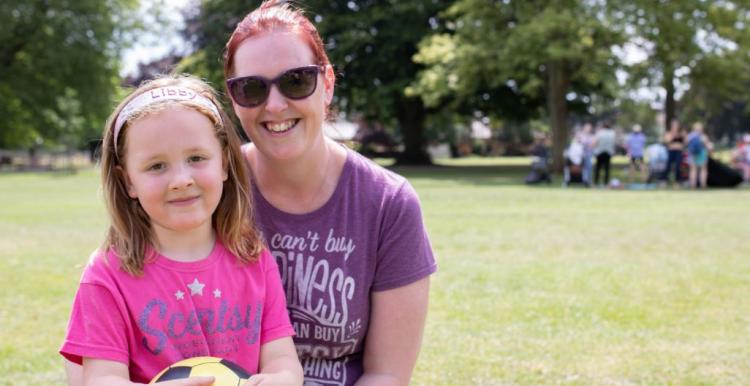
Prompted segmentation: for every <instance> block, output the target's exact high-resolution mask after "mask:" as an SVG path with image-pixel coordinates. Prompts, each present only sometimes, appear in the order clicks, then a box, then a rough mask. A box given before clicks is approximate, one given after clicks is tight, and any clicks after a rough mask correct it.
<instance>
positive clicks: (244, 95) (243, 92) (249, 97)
mask: <svg viewBox="0 0 750 386" xmlns="http://www.w3.org/2000/svg"><path fill="white" fill-rule="evenodd" d="M229 92H230V93H231V94H232V98H234V100H235V102H237V104H239V105H240V106H257V105H260V104H262V103H263V102H264V101H265V100H266V97H267V96H268V85H267V84H266V82H264V81H263V80H262V79H259V78H253V77H248V78H241V79H237V80H236V81H235V82H232V84H231V85H230V89H229Z"/></svg>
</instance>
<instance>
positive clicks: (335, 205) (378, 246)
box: [224, 1, 436, 385]
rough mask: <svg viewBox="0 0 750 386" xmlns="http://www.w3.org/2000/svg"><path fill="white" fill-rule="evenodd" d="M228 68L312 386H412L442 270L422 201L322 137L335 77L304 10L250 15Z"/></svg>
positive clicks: (259, 202) (229, 52)
mask: <svg viewBox="0 0 750 386" xmlns="http://www.w3.org/2000/svg"><path fill="white" fill-rule="evenodd" d="M224 71H225V76H226V77H227V89H228V91H229V94H230V96H231V99H232V105H233V107H234V111H235V113H236V114H237V117H239V119H240V122H241V123H242V127H243V129H244V130H245V133H246V134H247V135H248V136H249V137H250V139H251V140H252V144H250V145H248V146H246V147H245V149H244V150H245V156H246V158H247V161H248V163H249V165H250V169H251V174H252V182H253V184H252V185H253V186H254V188H255V191H254V193H255V195H254V196H255V203H256V213H257V221H258V222H259V225H260V227H261V229H262V231H263V233H264V237H265V239H266V241H267V243H268V247H269V248H270V249H271V251H272V253H273V254H274V256H275V257H276V259H277V262H278V264H279V269H280V270H281V275H282V280H283V282H284V288H285V291H286V295H287V302H288V305H289V312H290V316H291V319H292V323H293V324H294V326H295V330H296V333H297V336H296V337H295V345H296V346H297V352H298V354H299V355H300V360H301V361H302V367H303V368H304V369H305V382H306V383H310V384H318V383H319V384H332V385H333V384H336V385H351V384H355V383H356V384H357V385H406V384H408V383H409V380H410V377H411V373H412V370H413V368H414V365H415V363H416V359H417V355H418V353H419V347H420V344H421V337H422V331H423V328H424V324H425V318H426V313H427V301H428V289H429V275H430V274H431V273H433V272H434V271H435V270H436V265H435V260H434V258H433V255H432V250H431V247H430V243H429V240H428V238H427V234H426V232H425V229H424V225H423V223H422V216H421V209H420V207H419V202H418V199H417V195H416V193H415V192H414V190H413V188H412V187H411V186H410V185H409V183H408V182H407V181H406V180H405V179H404V178H402V177H400V176H398V175H396V174H394V173H391V172H389V171H387V170H385V169H384V168H381V167H379V166H377V165H375V164H374V163H372V162H370V161H369V160H367V159H365V158H364V157H361V156H360V155H358V154H357V153H355V152H353V151H351V150H348V149H347V148H345V147H343V146H341V145H338V144H337V143H336V142H334V141H333V140H331V139H329V138H326V137H325V136H324V135H323V124H324V120H325V118H326V115H327V113H328V112H329V106H330V103H331V100H332V98H333V92H334V84H335V76H334V71H333V68H332V67H331V64H330V62H329V60H328V57H327V55H326V52H325V49H324V47H323V43H322V41H321V39H320V36H319V35H318V32H317V30H316V28H315V27H314V26H313V25H312V23H311V22H310V21H309V20H308V19H307V18H305V17H304V16H303V15H302V13H301V12H300V11H298V10H296V9H294V8H292V7H290V6H289V5H288V4H283V2H282V1H267V2H264V3H263V4H262V5H261V6H260V7H259V8H258V9H256V10H255V11H253V12H252V13H250V14H249V15H248V16H247V17H246V18H245V19H244V20H242V21H241V22H240V23H239V24H238V25H237V28H236V29H235V31H234V33H233V34H232V36H231V37H230V39H229V42H228V43H227V45H226V52H225V62H224Z"/></svg>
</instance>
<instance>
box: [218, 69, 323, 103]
mask: <svg viewBox="0 0 750 386" xmlns="http://www.w3.org/2000/svg"><path fill="white" fill-rule="evenodd" d="M320 70H321V67H320V66H315V65H312V66H305V67H299V68H293V69H291V70H289V71H286V72H284V73H283V74H281V75H279V76H277V77H275V78H273V79H268V78H264V77H262V76H240V77H237V78H232V79H229V80H227V89H228V90H229V95H231V96H232V99H233V100H234V103H237V104H238V105H240V106H242V107H256V106H260V105H262V104H263V103H264V102H265V101H266V100H267V99H268V95H269V94H270V93H271V86H272V85H274V84H275V85H276V87H278V88H279V92H281V94H282V95H284V96H285V97H287V98H289V99H295V100H296V99H304V98H307V97H309V96H310V95H312V93H314V92H315V88H316V87H317V86H318V73H319V72H320Z"/></svg>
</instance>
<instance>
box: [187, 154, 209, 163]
mask: <svg viewBox="0 0 750 386" xmlns="http://www.w3.org/2000/svg"><path fill="white" fill-rule="evenodd" d="M204 159H205V158H204V157H202V156H199V155H194V156H190V158H188V161H189V162H200V161H203V160H204Z"/></svg>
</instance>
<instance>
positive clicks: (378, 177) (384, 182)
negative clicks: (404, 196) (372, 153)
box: [347, 149, 408, 189]
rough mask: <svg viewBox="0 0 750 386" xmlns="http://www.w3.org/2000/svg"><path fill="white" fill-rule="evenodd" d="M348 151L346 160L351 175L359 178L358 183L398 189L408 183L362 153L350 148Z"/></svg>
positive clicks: (402, 177)
mask: <svg viewBox="0 0 750 386" xmlns="http://www.w3.org/2000/svg"><path fill="white" fill-rule="evenodd" d="M348 153H349V154H348V157H347V162H348V163H350V165H351V168H352V172H353V173H352V174H353V177H354V178H356V179H358V180H360V181H359V182H360V183H362V182H364V183H372V184H373V185H374V186H373V187H378V186H379V187H383V188H391V189H392V188H396V189H400V188H401V187H402V186H403V185H404V184H408V181H407V179H406V178H405V177H404V176H402V175H400V174H398V173H396V172H394V171H392V170H389V169H387V168H385V167H383V166H381V165H379V164H377V163H376V162H375V161H373V160H371V159H369V158H367V157H365V156H363V155H362V154H359V153H358V152H356V151H354V150H352V149H348Z"/></svg>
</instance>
